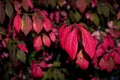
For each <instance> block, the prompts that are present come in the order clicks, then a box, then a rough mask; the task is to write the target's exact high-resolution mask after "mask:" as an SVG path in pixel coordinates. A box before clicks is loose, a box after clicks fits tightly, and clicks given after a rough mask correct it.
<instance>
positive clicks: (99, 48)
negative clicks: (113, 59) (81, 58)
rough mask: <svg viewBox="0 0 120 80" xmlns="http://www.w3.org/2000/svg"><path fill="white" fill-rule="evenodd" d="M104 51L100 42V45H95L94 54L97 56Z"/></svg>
mask: <svg viewBox="0 0 120 80" xmlns="http://www.w3.org/2000/svg"><path fill="white" fill-rule="evenodd" d="M105 51H106V50H105V49H104V48H103V46H102V44H100V45H99V46H98V47H97V50H96V56H97V57H100V56H102V55H103V53H104V52H105Z"/></svg>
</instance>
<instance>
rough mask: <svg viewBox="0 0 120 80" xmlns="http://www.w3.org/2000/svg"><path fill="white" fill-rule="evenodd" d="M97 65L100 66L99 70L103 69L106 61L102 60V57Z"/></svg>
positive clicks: (105, 66)
mask: <svg viewBox="0 0 120 80" xmlns="http://www.w3.org/2000/svg"><path fill="white" fill-rule="evenodd" d="M99 67H100V70H105V69H106V68H107V62H106V61H105V60H104V58H101V59H100V62H99Z"/></svg>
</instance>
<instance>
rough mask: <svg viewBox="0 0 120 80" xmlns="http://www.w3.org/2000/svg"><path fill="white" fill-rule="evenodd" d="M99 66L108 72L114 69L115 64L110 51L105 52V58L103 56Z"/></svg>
mask: <svg viewBox="0 0 120 80" xmlns="http://www.w3.org/2000/svg"><path fill="white" fill-rule="evenodd" d="M99 67H100V70H105V69H106V70H107V72H111V71H112V70H113V69H114V67H115V64H114V61H113V59H112V57H111V56H110V54H109V53H108V54H105V55H104V56H103V58H101V60H100V62H99Z"/></svg>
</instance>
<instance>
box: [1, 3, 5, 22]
mask: <svg viewBox="0 0 120 80" xmlns="http://www.w3.org/2000/svg"><path fill="white" fill-rule="evenodd" d="M4 20H5V10H4V7H3V4H2V3H1V2H0V23H1V24H2V23H3V22H4Z"/></svg>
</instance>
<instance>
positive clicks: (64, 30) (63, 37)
mask: <svg viewBox="0 0 120 80" xmlns="http://www.w3.org/2000/svg"><path fill="white" fill-rule="evenodd" d="M65 26H66V25H63V26H62V27H61V28H60V29H59V32H58V35H59V38H60V43H61V46H62V48H63V49H65V41H66V36H67V35H68V34H69V33H70V30H71V28H72V26H69V27H65Z"/></svg>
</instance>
